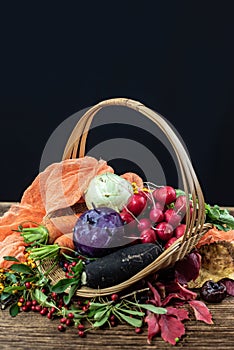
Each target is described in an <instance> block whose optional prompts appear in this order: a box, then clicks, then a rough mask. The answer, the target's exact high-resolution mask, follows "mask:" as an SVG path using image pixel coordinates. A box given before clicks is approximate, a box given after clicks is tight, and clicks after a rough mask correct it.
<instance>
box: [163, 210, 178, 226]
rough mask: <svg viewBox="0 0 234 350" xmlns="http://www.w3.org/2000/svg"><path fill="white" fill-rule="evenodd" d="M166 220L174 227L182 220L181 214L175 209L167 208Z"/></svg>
mask: <svg viewBox="0 0 234 350" xmlns="http://www.w3.org/2000/svg"><path fill="white" fill-rule="evenodd" d="M164 217H165V221H166V222H168V224H170V225H171V226H173V227H177V226H178V225H179V224H180V222H181V216H180V215H179V214H177V213H176V212H175V210H174V209H167V210H166V211H165V213H164Z"/></svg>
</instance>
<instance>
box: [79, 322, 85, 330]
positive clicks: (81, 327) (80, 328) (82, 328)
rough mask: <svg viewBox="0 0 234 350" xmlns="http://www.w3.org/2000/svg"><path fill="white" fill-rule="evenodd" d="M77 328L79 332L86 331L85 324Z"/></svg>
mask: <svg viewBox="0 0 234 350" xmlns="http://www.w3.org/2000/svg"><path fill="white" fill-rule="evenodd" d="M77 328H78V329H79V331H84V329H85V328H84V325H83V324H81V323H80V324H79V325H78V326H77Z"/></svg>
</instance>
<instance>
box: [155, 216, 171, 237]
mask: <svg viewBox="0 0 234 350" xmlns="http://www.w3.org/2000/svg"><path fill="white" fill-rule="evenodd" d="M155 230H156V232H157V236H158V237H159V238H160V239H161V240H162V241H168V240H169V239H170V238H171V237H172V235H173V227H172V226H171V225H170V224H168V223H167V222H165V221H163V222H160V223H159V224H158V225H157V226H156V228H155Z"/></svg>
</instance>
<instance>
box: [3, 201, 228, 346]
mask: <svg viewBox="0 0 234 350" xmlns="http://www.w3.org/2000/svg"><path fill="white" fill-rule="evenodd" d="M10 205H11V203H1V204H0V215H2V214H3V213H4V212H5V211H6V210H7V209H8V208H9V207H10ZM209 309H210V311H211V313H212V315H213V321H214V324H213V325H207V324H205V323H203V322H200V321H195V319H194V318H192V319H191V320H189V321H186V322H185V328H186V335H185V336H184V337H183V338H182V339H181V340H180V342H179V343H178V344H177V345H176V348H183V349H187V350H192V349H199V350H203V349H204V350H211V349H212V350H214V349H220V350H233V349H234V312H233V311H234V298H232V297H228V298H226V299H225V300H224V301H223V302H222V303H220V304H217V305H215V304H210V305H209ZM58 324H59V321H58V320H48V319H47V318H46V317H42V316H41V315H38V314H35V313H33V312H27V313H23V312H22V313H20V314H19V315H17V317H15V318H12V317H11V316H10V315H9V312H8V310H4V311H0V349H2V350H5V349H15V350H21V349H38V350H40V349H77V350H86V349H87V350H88V349H92V350H96V349H98V350H99V349H100V350H102V349H106V350H110V349H111V350H117V349H119V350H120V349H121V350H125V349H129V350H130V349H131V350H132V349H162V350H163V349H173V346H172V345H170V344H168V343H165V342H164V341H162V340H161V338H160V337H156V338H155V339H154V340H153V341H152V344H151V345H148V344H147V330H146V328H145V329H144V331H143V333H142V334H136V333H135V332H134V329H133V328H132V327H130V326H127V325H119V326H117V327H114V328H110V329H101V330H92V331H90V332H89V333H88V334H87V336H86V337H85V338H79V337H78V334H77V331H76V330H75V329H74V328H72V327H71V328H67V330H66V332H65V333H60V332H58V331H57V326H58Z"/></svg>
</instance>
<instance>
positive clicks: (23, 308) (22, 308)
mask: <svg viewBox="0 0 234 350" xmlns="http://www.w3.org/2000/svg"><path fill="white" fill-rule="evenodd" d="M21 310H22V311H24V312H27V311H29V310H30V309H29V307H28V306H26V305H23V306H22V307H21Z"/></svg>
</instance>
